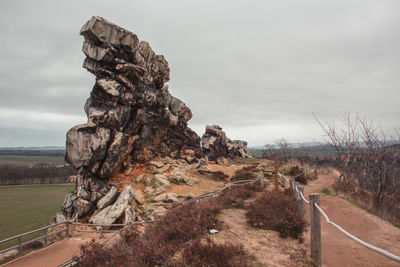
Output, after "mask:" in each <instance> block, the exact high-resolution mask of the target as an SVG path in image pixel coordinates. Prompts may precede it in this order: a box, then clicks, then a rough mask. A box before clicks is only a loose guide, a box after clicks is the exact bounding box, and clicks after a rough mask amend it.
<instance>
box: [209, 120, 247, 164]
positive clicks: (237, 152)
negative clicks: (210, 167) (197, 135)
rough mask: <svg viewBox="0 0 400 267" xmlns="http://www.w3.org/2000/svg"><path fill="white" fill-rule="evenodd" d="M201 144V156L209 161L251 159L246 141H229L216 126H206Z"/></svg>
mask: <svg viewBox="0 0 400 267" xmlns="http://www.w3.org/2000/svg"><path fill="white" fill-rule="evenodd" d="M201 143H202V150H203V154H204V155H205V156H206V157H208V159H209V160H213V161H216V160H218V159H219V158H235V157H243V158H249V157H251V156H250V151H249V150H248V148H247V142H246V141H241V140H233V141H232V140H230V139H229V138H228V137H227V136H226V134H225V132H224V131H222V128H221V127H220V126H218V125H213V126H206V132H205V133H204V135H203V136H202V137H201Z"/></svg>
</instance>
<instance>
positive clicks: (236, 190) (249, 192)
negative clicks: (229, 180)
mask: <svg viewBox="0 0 400 267" xmlns="http://www.w3.org/2000/svg"><path fill="white" fill-rule="evenodd" d="M263 190H264V188H262V187H261V186H260V185H259V184H245V185H242V186H234V187H231V188H229V189H226V190H225V191H223V192H221V193H220V194H219V195H218V196H217V197H216V199H217V201H218V203H220V204H221V205H222V206H223V207H224V208H226V209H229V208H243V207H244V201H245V200H246V199H249V198H251V197H253V196H254V195H255V193H256V192H261V191H263Z"/></svg>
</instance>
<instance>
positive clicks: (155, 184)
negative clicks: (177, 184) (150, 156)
mask: <svg viewBox="0 0 400 267" xmlns="http://www.w3.org/2000/svg"><path fill="white" fill-rule="evenodd" d="M150 186H151V187H152V188H153V189H154V194H156V195H158V194H161V193H162V192H164V191H165V190H167V189H169V188H170V187H171V183H170V182H169V181H168V179H167V177H166V176H165V175H162V174H156V175H155V176H154V177H153V178H152V179H151V181H150Z"/></svg>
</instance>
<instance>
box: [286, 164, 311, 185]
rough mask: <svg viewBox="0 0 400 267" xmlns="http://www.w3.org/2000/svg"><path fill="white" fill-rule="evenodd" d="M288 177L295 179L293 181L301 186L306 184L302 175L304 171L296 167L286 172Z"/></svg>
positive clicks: (305, 179)
mask: <svg viewBox="0 0 400 267" xmlns="http://www.w3.org/2000/svg"><path fill="white" fill-rule="evenodd" d="M288 174H289V175H290V176H293V177H295V178H294V180H295V181H296V182H299V183H301V184H307V178H306V176H305V175H304V171H303V170H301V169H300V168H299V167H298V166H293V167H291V169H290V171H289V172H288Z"/></svg>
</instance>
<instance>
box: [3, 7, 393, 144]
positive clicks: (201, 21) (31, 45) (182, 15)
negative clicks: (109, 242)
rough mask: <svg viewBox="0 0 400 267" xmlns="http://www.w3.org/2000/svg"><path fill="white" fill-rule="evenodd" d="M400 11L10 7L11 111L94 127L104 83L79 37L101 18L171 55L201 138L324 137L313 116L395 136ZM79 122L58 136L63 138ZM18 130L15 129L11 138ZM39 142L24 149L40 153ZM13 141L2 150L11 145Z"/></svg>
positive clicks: (175, 90) (178, 92) (6, 65)
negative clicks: (95, 95) (362, 120)
mask: <svg viewBox="0 0 400 267" xmlns="http://www.w3.org/2000/svg"><path fill="white" fill-rule="evenodd" d="M399 11H400V2H398V1H395V0H393V1H372V0H370V1H368V0H363V1H361V0H360V1H344V0H343V1H337V0H336V1H333V0H332V1H317V0H309V1H295V0H292V1H218V2H217V1H201V2H192V1H178V0H172V1H151V2H150V1H113V2H109V1H84V2H82V1H63V2H56V1H44V0H43V1H19V0H17V1H11V0H8V1H1V2H0V15H1V16H0V30H1V32H2V35H1V37H0V38H1V43H2V48H1V49H0V58H1V59H2V60H1V62H0V81H1V83H0V107H1V108H2V109H7V110H20V111H24V110H25V111H30V110H33V111H37V112H45V113H56V114H60V116H61V117H62V116H73V117H74V116H75V117H74V118H82V119H83V120H84V113H83V103H84V102H85V100H86V98H87V97H88V95H89V92H90V90H91V87H92V85H93V79H94V78H93V76H92V75H91V74H89V73H87V72H86V71H85V70H84V69H82V67H81V65H82V61H83V58H84V57H83V54H82V52H81V44H82V37H81V36H79V35H78V32H79V29H80V27H81V26H82V25H83V23H84V22H85V21H86V20H88V19H89V18H90V17H91V16H92V15H100V16H103V17H105V18H106V19H108V20H110V21H113V22H114V23H116V24H119V25H121V26H122V27H125V28H127V29H130V30H132V31H133V32H134V33H136V34H137V35H138V37H139V38H140V39H142V40H146V41H149V43H150V44H151V46H152V48H153V49H154V50H155V51H156V53H158V54H164V55H165V57H166V59H167V60H168V62H169V65H170V68H171V81H170V82H169V85H170V91H171V93H172V94H173V95H175V96H177V97H179V98H181V99H182V100H183V101H185V102H186V103H187V104H188V106H189V107H190V108H191V109H192V111H193V114H194V117H193V119H192V120H191V121H190V126H191V127H193V128H194V129H195V130H196V131H197V132H198V134H202V133H203V130H204V127H205V125H206V124H214V123H218V124H221V126H222V127H224V129H226V130H227V133H228V135H229V136H230V137H232V138H242V139H247V140H248V141H249V143H250V144H251V145H262V144H264V143H267V142H270V141H272V140H274V139H277V138H279V137H281V136H283V137H285V138H288V139H292V140H300V141H301V140H310V139H319V138H320V137H321V135H322V132H321V131H320V130H319V129H318V126H317V125H316V122H315V120H314V118H313V115H312V113H316V114H318V116H320V117H321V118H323V119H328V120H338V119H340V117H341V116H342V114H343V113H345V112H347V111H352V112H359V113H360V114H364V115H366V116H367V117H369V118H371V119H373V120H375V121H379V122H381V124H382V125H383V126H384V127H388V128H391V127H393V126H396V125H398V124H399V123H398V122H399V120H398V114H399V112H400V108H399V105H398V103H399V101H400V94H399V93H398V90H399V87H400V53H399V52H398V47H399V46H400V17H399V16H398V13H399ZM0 116H1V114H0ZM76 120H78V119H76ZM21 121H23V118H21ZM0 123H2V125H0V126H3V127H4V125H5V122H4V120H3V121H2V120H0ZM69 123H72V121H65V122H64V123H61V124H60V125H59V126H57V127H58V128H57V131H58V132H54V133H52V136H53V137H50V136H48V138H50V139H52V140H54V142H60V140H63V138H64V135H65V134H64V133H63V132H62V129H68V128H70V127H72V126H73V124H72V125H71V124H69ZM19 124H20V122H19V121H15V122H12V121H11V122H7V127H8V128H7V129H8V130H7V131H8V133H10V132H12V129H17V128H18V127H19V126H18V125H19ZM31 124H32V123H29V122H28V121H26V125H27V127H28V126H29V125H31ZM29 127H31V126H29ZM29 127H28V128H26V131H27V132H29V129H30V128H29ZM43 127H48V128H49V132H51V131H52V130H51V129H52V123H50V122H48V123H47V124H46V123H44V124H43ZM18 129H19V128H18ZM16 131H17V130H16ZM18 131H19V130H18ZM41 131H44V130H43V129H42V130H41ZM21 134H22V133H21ZM32 134H33V135H35V136H32V137H30V135H28V134H26V136H25V137H23V138H22V137H21V140H22V139H23V140H28V141H29V138H31V139H30V140H32V144H31V145H35V144H37V145H41V143H40V138H39V137H38V135H39V134H38V133H36V132H32ZM4 135H6V131H3V130H2V131H1V134H0V146H6V145H8V144H9V143H10V142H11V141H7V140H8V139H6V138H4ZM15 136H20V135H15ZM14 139H15V138H14ZM43 142H45V141H43ZM46 142H47V141H46ZM62 142H63V141H62ZM16 145H17V144H16Z"/></svg>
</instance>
